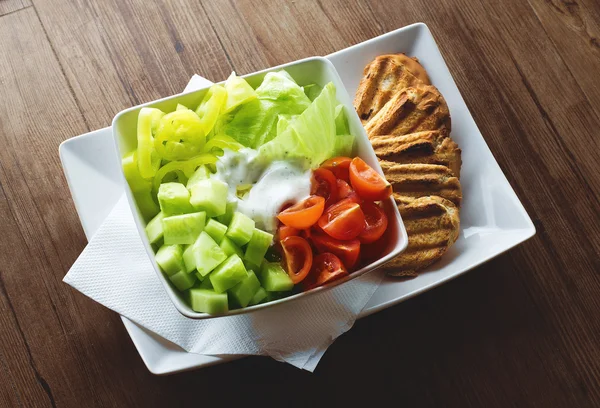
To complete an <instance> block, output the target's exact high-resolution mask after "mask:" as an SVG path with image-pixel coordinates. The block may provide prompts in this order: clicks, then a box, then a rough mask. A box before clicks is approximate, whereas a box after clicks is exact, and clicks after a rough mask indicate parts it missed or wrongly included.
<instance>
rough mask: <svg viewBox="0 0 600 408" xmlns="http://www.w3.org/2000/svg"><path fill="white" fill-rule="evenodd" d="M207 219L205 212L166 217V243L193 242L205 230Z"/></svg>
mask: <svg viewBox="0 0 600 408" xmlns="http://www.w3.org/2000/svg"><path fill="white" fill-rule="evenodd" d="M205 221H206V214H205V213H203V212H197V213H191V214H182V215H173V216H170V217H165V218H164V219H163V221H162V224H163V231H164V235H165V244H167V245H171V244H193V243H194V242H195V241H196V239H197V238H198V235H200V233H201V232H202V230H204V223H205Z"/></svg>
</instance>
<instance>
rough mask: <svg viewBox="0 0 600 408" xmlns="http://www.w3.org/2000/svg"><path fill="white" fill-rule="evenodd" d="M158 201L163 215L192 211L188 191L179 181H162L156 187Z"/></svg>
mask: <svg viewBox="0 0 600 408" xmlns="http://www.w3.org/2000/svg"><path fill="white" fill-rule="evenodd" d="M157 197H158V203H159V204H160V209H161V211H162V212H163V213H164V214H165V216H169V215H176V214H187V213H191V212H193V211H194V209H193V207H192V205H191V204H190V192H189V191H188V190H187V188H185V186H184V185H183V184H181V183H163V184H161V185H160V187H159V188H158V195H157Z"/></svg>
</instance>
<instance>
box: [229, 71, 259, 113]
mask: <svg viewBox="0 0 600 408" xmlns="http://www.w3.org/2000/svg"><path fill="white" fill-rule="evenodd" d="M225 90H226V91H227V101H226V102H225V110H224V111H223V112H225V113H227V112H231V111H232V110H234V109H235V108H237V107H238V106H240V105H242V104H244V103H246V102H249V101H251V100H253V99H256V91H255V90H254V88H252V87H251V86H250V84H249V83H248V82H246V80H245V79H244V78H240V77H239V76H237V75H235V72H232V73H231V75H229V78H227V81H225Z"/></svg>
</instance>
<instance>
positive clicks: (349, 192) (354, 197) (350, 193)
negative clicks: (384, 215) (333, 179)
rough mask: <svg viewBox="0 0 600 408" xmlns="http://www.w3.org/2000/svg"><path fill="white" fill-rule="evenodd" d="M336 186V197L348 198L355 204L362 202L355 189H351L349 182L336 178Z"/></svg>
mask: <svg viewBox="0 0 600 408" xmlns="http://www.w3.org/2000/svg"><path fill="white" fill-rule="evenodd" d="M337 187H338V198H339V199H340V200H346V199H347V200H349V201H352V202H355V203H357V204H361V203H362V199H361V198H360V197H359V196H358V194H356V191H354V190H353V189H352V187H351V186H350V184H348V183H346V182H345V181H344V180H340V179H338V180H337Z"/></svg>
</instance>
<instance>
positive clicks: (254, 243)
mask: <svg viewBox="0 0 600 408" xmlns="http://www.w3.org/2000/svg"><path fill="white" fill-rule="evenodd" d="M272 242H273V235H271V234H269V233H268V232H265V231H261V230H259V229H258V228H254V231H253V232H252V238H250V242H248V246H247V247H246V253H245V254H244V258H245V259H246V260H248V261H250V262H252V263H254V264H257V265H260V264H261V262H262V260H263V258H264V257H265V254H266V253H267V249H269V246H271V243H272Z"/></svg>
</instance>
